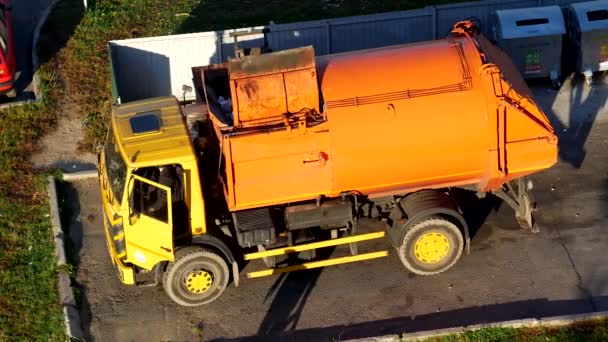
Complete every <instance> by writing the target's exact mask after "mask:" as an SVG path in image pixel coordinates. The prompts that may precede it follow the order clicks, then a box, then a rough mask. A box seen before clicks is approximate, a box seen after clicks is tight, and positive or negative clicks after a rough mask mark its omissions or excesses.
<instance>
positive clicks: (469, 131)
mask: <svg viewBox="0 0 608 342" xmlns="http://www.w3.org/2000/svg"><path fill="white" fill-rule="evenodd" d="M192 71H193V77H194V78H193V80H194V85H195V87H194V88H195V91H196V93H197V98H198V105H195V106H193V107H192V106H190V107H184V106H183V105H182V104H180V103H179V102H178V100H177V98H175V97H157V98H150V99H145V100H138V101H133V102H128V103H123V104H116V105H114V107H113V110H112V114H111V123H110V129H109V133H108V136H107V141H106V143H105V145H104V148H103V149H102V151H101V152H100V154H99V164H98V169H99V182H100V190H101V195H102V196H101V197H102V202H103V212H104V221H103V222H104V223H103V224H104V229H105V235H106V238H107V247H108V251H109V255H110V259H111V261H112V262H113V264H114V265H115V268H116V271H117V274H118V277H119V279H120V280H121V282H122V283H124V284H129V285H137V286H154V285H160V284H162V286H163V287H164V290H165V292H166V294H167V295H168V296H169V297H170V298H171V299H172V300H173V301H174V302H175V303H177V304H179V305H182V306H198V305H203V304H206V303H210V302H212V301H214V300H215V299H217V298H218V297H219V296H220V295H221V294H222V293H223V292H224V290H225V289H226V288H227V286H228V285H229V284H230V283H233V284H234V285H235V286H237V287H238V285H239V282H240V280H241V277H243V275H242V274H241V272H244V271H243V265H245V264H249V263H250V262H254V261H257V262H256V264H257V265H258V267H257V268H256V267H253V266H254V264H251V267H247V269H248V270H250V269H252V268H253V270H251V271H247V272H246V274H244V276H245V277H246V278H257V277H263V276H271V275H275V274H280V273H285V272H292V271H298V270H305V269H311V268H317V267H326V266H332V265H339V264H344V263H352V262H357V261H363V260H371V259H377V258H381V257H385V256H387V255H389V253H396V254H397V255H398V257H399V259H400V261H401V262H402V264H403V266H404V268H405V270H406V271H408V272H412V273H414V274H418V275H435V274H438V273H441V272H444V271H447V270H448V269H450V268H451V267H452V266H453V265H454V264H455V263H456V262H457V261H458V260H459V259H460V257H461V255H463V254H467V252H468V251H469V245H470V232H469V227H468V223H467V221H466V220H465V218H464V215H463V211H462V209H461V207H462V206H461V204H460V203H459V200H458V198H457V196H454V193H455V191H463V190H461V189H465V190H464V191H470V192H471V193H474V194H477V195H478V196H480V197H483V196H485V195H486V194H488V193H490V194H493V195H494V196H497V197H499V198H501V199H503V200H504V202H505V203H506V204H508V205H509V206H510V207H512V208H513V209H514V213H515V219H516V220H517V222H518V223H519V224H520V225H521V226H522V227H524V228H526V229H529V230H532V231H537V230H538V227H537V225H536V224H535V222H534V217H533V212H534V210H535V208H536V203H535V202H534V200H533V198H532V196H531V193H530V189H531V188H532V184H531V182H530V181H529V180H527V178H526V176H528V175H530V174H533V173H536V172H539V171H542V170H545V169H547V168H550V167H551V166H552V165H554V164H555V163H556V161H557V155H558V153H557V152H558V151H557V149H558V147H557V146H558V145H557V137H556V135H555V132H554V129H553V128H552V126H551V124H550V122H549V120H548V119H547V117H546V116H545V114H544V113H543V111H542V110H541V108H540V107H539V106H538V104H537V103H536V102H535V100H534V98H533V96H532V93H531V91H530V89H529V88H528V87H527V85H526V83H525V82H524V81H523V79H522V76H521V75H520V74H519V72H518V71H517V69H516V67H515V66H514V64H513V63H512V61H511V60H510V59H509V57H508V56H507V55H506V54H505V53H504V52H503V51H501V50H500V49H499V48H497V47H496V46H494V45H492V43H491V42H489V41H488V40H487V39H486V38H485V37H484V36H483V35H482V34H481V33H479V32H478V30H477V29H476V27H475V26H474V25H473V24H472V23H470V22H468V21H465V22H460V23H457V24H456V25H455V26H454V27H453V30H452V32H451V34H450V35H449V36H448V37H447V38H445V39H441V40H435V41H428V42H420V43H414V44H406V45H397V46H389V47H384V48H377V49H370V50H363V51H355V52H348V53H340V54H333V55H326V56H315V53H314V49H313V48H312V47H310V46H304V47H300V48H295V49H289V50H282V51H270V52H267V53H257V54H248V55H247V54H245V55H241V56H239V57H237V58H232V59H230V60H228V62H225V63H221V64H213V65H207V66H201V67H194V68H192ZM185 108H186V109H185ZM190 108H198V109H196V110H192V109H190ZM186 111H188V113H186ZM370 219H371V220H377V221H378V223H377V224H375V225H373V226H374V227H376V228H374V229H373V230H371V231H370V229H361V226H362V225H361V222H362V221H363V220H370ZM381 238H386V239H387V240H386V241H387V243H384V246H385V247H387V246H392V248H388V249H387V248H383V249H381V250H374V249H372V250H369V246H370V245H378V244H377V243H372V242H370V241H371V240H376V239H381ZM333 249H335V250H334V253H333V254H332V253H325V251H327V250H333ZM360 250H361V251H360ZM338 251H341V253H338ZM317 252H319V253H317Z"/></svg>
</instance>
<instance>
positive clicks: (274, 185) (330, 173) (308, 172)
mask: <svg viewBox="0 0 608 342" xmlns="http://www.w3.org/2000/svg"><path fill="white" fill-rule="evenodd" d="M248 63H255V57H253V56H252V57H251V60H249V61H248ZM302 64H303V65H306V66H307V67H308V68H309V69H310V61H306V63H304V62H302ZM313 65H314V67H315V69H316V79H317V82H316V83H314V84H313V83H311V82H310V80H309V79H308V78H309V77H304V78H305V80H304V81H302V80H301V79H302V77H303V76H301V75H300V77H291V78H290V77H286V76H285V74H283V73H282V72H278V71H277V73H276V75H274V76H272V77H274V78H275V79H277V83H276V84H275V85H274V86H268V87H267V89H275V90H273V92H274V93H275V94H277V98H281V99H282V100H281V101H268V98H269V97H271V96H272V95H273V94H272V93H263V95H260V96H258V97H257V98H260V99H262V98H263V99H266V100H265V101H266V102H268V103H274V106H275V107H277V108H279V107H280V108H281V109H279V110H278V111H273V110H270V111H266V112H265V113H264V114H263V115H261V116H262V117H267V118H268V120H270V121H268V120H263V118H260V117H255V115H254V114H252V111H251V108H254V107H255V104H252V102H251V99H255V98H256V97H255V96H248V99H250V100H249V102H247V101H243V100H242V99H244V98H245V97H244V96H246V92H241V93H238V91H237V90H235V88H234V87H232V88H231V94H232V95H233V96H232V98H233V99H235V98H237V97H238V102H239V103H247V106H246V107H239V104H237V103H234V117H235V118H239V117H247V118H252V117H255V119H256V120H261V121H264V122H265V126H259V127H257V128H256V127H251V125H249V126H247V125H242V124H241V125H240V126H239V123H238V121H237V120H235V123H234V125H232V126H231V125H225V124H222V123H220V121H219V120H217V118H216V117H214V109H213V106H210V112H211V114H212V115H211V119H212V121H213V122H214V126H215V131H216V134H217V135H218V137H219V139H220V141H221V149H222V152H223V158H224V165H225V172H223V174H222V175H221V179H222V181H223V183H224V191H225V195H226V198H227V201H228V207H229V209H230V210H232V211H237V210H242V209H249V208H256V207H263V206H269V205H280V204H287V203H293V202H298V201H304V200H311V199H315V198H318V197H320V196H325V197H337V196H340V194H341V193H343V192H347V191H356V192H359V193H361V194H365V195H368V196H369V197H371V198H374V197H380V196H387V195H393V194H406V193H409V192H413V191H417V190H420V189H425V188H445V187H453V186H468V187H473V188H475V189H476V190H477V191H480V192H489V191H492V190H496V189H498V188H499V187H501V186H502V185H503V184H504V183H505V182H507V181H510V180H512V179H515V178H518V177H522V176H525V175H528V174H530V173H533V172H536V171H540V170H543V169H546V168H549V167H551V166H552V165H553V164H555V163H556V161H557V138H556V136H555V134H554V130H553V128H552V127H551V124H550V122H549V120H548V119H547V117H546V116H545V115H544V113H543V112H542V110H541V109H540V108H539V107H538V105H537V104H536V103H535V102H534V100H533V98H532V95H531V92H530V90H529V88H528V87H527V85H526V84H525V83H524V81H523V79H522V78H521V76H520V74H519V73H518V71H517V70H516V68H515V67H514V66H513V64H512V62H511V61H510V59H509V57H507V56H506V55H505V54H504V53H503V52H502V51H500V50H498V48H496V47H494V46H493V45H492V44H491V43H490V42H488V41H487V40H486V39H485V38H484V37H483V36H482V35H479V34H477V33H475V32H474V29H473V28H472V27H470V25H469V24H468V23H460V24H458V25H457V26H456V28H455V30H454V32H453V35H452V37H450V38H448V39H444V40H437V41H431V42H423V43H416V44H408V45H400V46H391V47H386V48H380V49H373V50H365V51H356V52H351V53H345V54H336V55H329V56H324V57H319V58H317V59H316V63H314V64H313ZM296 69H297V68H296ZM309 69H306V70H307V73H308V74H307V75H310V70H309ZM290 70H293V68H292V69H290ZM228 72H230V71H228ZM286 73H289V72H288V71H286ZM256 77H264V78H265V79H268V75H267V74H265V75H263V76H255V75H253V76H251V77H250V78H248V80H249V81H252V80H255V78H256ZM299 81H302V85H303V88H304V89H301V90H300V91H299V92H298V93H300V94H304V96H300V97H299V99H298V100H297V101H296V100H291V101H290V100H289V95H287V96H285V94H288V92H287V91H285V90H283V91H279V90H280V88H281V87H280V86H278V85H277V84H281V82H283V84H284V89H298V87H297V85H298V82H299ZM241 82H242V81H241ZM277 89H278V90H277ZM312 90H314V92H318V94H319V96H318V98H319V99H320V101H321V106H318V105H317V103H318V102H316V103H315V101H319V100H318V99H317V98H315V96H310V94H311V91H312ZM257 91H258V92H264V88H259V89H258V90H257ZM292 93H294V92H293V91H292ZM244 94H245V95H244ZM235 95H236V96H235ZM250 95H251V94H250ZM207 100H208V103H209V99H207ZM233 101H234V100H233ZM311 101H312V104H311ZM235 102H236V101H235ZM253 102H255V101H253ZM294 103H296V104H298V105H301V106H302V107H303V108H304V107H305V108H308V110H310V113H313V114H315V116H314V117H315V118H316V120H313V121H314V122H313V123H311V122H310V120H308V119H302V120H300V121H288V120H287V119H286V118H287V117H289V115H287V114H294V112H301V111H302V109H300V108H293V104H294ZM258 105H259V106H260V108H263V105H264V104H263V103H260V104H258ZM315 105H317V106H316V108H323V111H322V113H316V110H315V108H309V107H315ZM290 106H291V107H292V108H290V109H289V110H288V111H287V112H286V113H283V112H285V108H289V107H290ZM239 108H245V109H246V111H245V113H246V115H240V114H239ZM294 115H295V114H294ZM281 117H282V119H277V118H281ZM272 118H274V120H275V121H274V123H275V124H274V125H270V126H268V123H269V122H271V121H272ZM294 122H296V123H295V124H294Z"/></svg>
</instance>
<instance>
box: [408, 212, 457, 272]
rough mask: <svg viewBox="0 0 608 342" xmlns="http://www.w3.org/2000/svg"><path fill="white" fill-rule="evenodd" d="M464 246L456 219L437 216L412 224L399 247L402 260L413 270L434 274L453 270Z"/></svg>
mask: <svg viewBox="0 0 608 342" xmlns="http://www.w3.org/2000/svg"><path fill="white" fill-rule="evenodd" d="M463 248H464V239H463V237H462V233H461V232H460V229H459V228H458V227H457V226H456V225H455V224H454V223H452V222H450V221H448V220H446V219H444V218H441V217H433V218H428V219H423V220H420V221H419V222H416V223H414V225H413V226H412V227H410V228H409V229H408V230H407V232H406V233H405V235H404V237H403V241H402V243H401V246H399V247H398V248H397V251H398V253H399V258H400V259H401V262H402V263H403V265H404V266H405V268H407V269H408V270H409V271H411V272H413V273H415V274H420V275H432V274H438V273H441V272H445V271H447V270H448V269H450V268H451V267H452V266H454V264H456V262H458V259H460V256H461V255H462V250H463Z"/></svg>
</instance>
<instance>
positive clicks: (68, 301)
mask: <svg viewBox="0 0 608 342" xmlns="http://www.w3.org/2000/svg"><path fill="white" fill-rule="evenodd" d="M48 194H49V207H50V211H51V213H50V214H51V224H52V226H53V240H54V242H55V256H56V258H57V266H58V269H59V271H58V274H57V291H58V293H59V304H60V305H61V306H62V308H63V318H64V323H65V329H66V334H67V335H68V337H69V338H70V340H84V333H83V331H82V325H81V322H80V313H79V311H78V308H77V306H76V299H75V297H74V291H73V290H72V287H71V286H70V275H69V271H68V270H66V266H67V265H68V263H67V260H66V257H65V236H64V234H63V229H62V227H61V218H60V216H59V203H58V201H57V185H56V182H55V177H53V176H49V177H48Z"/></svg>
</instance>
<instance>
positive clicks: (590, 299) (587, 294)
mask: <svg viewBox="0 0 608 342" xmlns="http://www.w3.org/2000/svg"><path fill="white" fill-rule="evenodd" d="M553 229H554V230H555V232H556V233H557V238H558V241H559V244H560V245H561V246H562V248H563V249H564V251H565V252H566V256H568V260H570V265H571V266H572V270H573V271H574V273H575V274H576V278H577V280H578V285H577V287H578V289H579V290H580V291H581V293H582V294H583V295H584V296H585V297H586V299H587V301H588V302H589V305H590V306H591V309H592V310H593V312H597V306H596V305H595V301H593V295H592V294H591V291H589V289H587V288H586V287H585V286H584V284H583V283H584V282H583V277H582V276H581V273H580V272H579V270H578V268H577V267H576V263H575V262H574V259H573V258H572V255H571V254H570V250H568V247H566V243H565V241H564V239H563V238H562V234H561V231H560V230H559V228H557V226H553Z"/></svg>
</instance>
